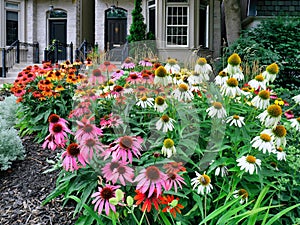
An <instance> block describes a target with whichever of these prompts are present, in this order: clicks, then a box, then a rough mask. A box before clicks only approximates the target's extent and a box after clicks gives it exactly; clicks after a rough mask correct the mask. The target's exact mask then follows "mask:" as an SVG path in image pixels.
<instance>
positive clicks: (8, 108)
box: [0, 95, 18, 129]
mask: <svg viewBox="0 0 300 225" xmlns="http://www.w3.org/2000/svg"><path fill="white" fill-rule="evenodd" d="M16 100H17V98H16V97H15V96H13V95H11V96H9V97H6V98H5V100H4V101H0V118H2V119H3V120H5V122H6V127H7V128H10V127H13V126H14V125H15V124H16V122H17V121H16V111H17V108H18V105H17V104H16ZM2 129H3V127H2Z"/></svg>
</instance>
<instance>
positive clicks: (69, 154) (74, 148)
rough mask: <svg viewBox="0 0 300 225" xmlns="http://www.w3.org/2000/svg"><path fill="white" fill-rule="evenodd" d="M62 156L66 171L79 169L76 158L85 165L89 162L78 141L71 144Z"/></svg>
mask: <svg viewBox="0 0 300 225" xmlns="http://www.w3.org/2000/svg"><path fill="white" fill-rule="evenodd" d="M61 157H62V159H63V163H62V165H63V167H64V169H65V170H66V171H69V170H70V171H71V172H72V171H74V170H78V169H79V167H78V164H77V160H76V159H78V161H79V162H80V163H81V164H82V166H84V167H85V166H86V163H87V162H88V160H87V159H86V158H85V157H84V155H83V154H82V153H81V151H80V148H79V146H78V144H76V143H71V144H69V146H68V147H67V149H66V151H65V152H63V154H62V155H61Z"/></svg>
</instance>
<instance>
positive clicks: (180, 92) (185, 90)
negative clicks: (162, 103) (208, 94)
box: [172, 83, 194, 102]
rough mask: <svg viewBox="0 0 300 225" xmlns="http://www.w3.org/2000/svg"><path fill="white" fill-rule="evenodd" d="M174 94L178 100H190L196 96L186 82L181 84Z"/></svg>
mask: <svg viewBox="0 0 300 225" xmlns="http://www.w3.org/2000/svg"><path fill="white" fill-rule="evenodd" d="M172 95H173V96H174V98H175V99H177V100H178V101H184V102H189V101H191V100H192V99H193V98H194V95H193V93H192V92H191V91H190V90H189V86H188V85H187V84H186V83H181V84H179V85H178V88H176V89H175V90H174V91H173V92H172Z"/></svg>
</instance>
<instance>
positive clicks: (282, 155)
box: [276, 147, 286, 161]
mask: <svg viewBox="0 0 300 225" xmlns="http://www.w3.org/2000/svg"><path fill="white" fill-rule="evenodd" d="M276 153H277V160H278V161H282V160H284V161H286V153H285V152H284V151H283V148H282V147H279V148H277V152H276Z"/></svg>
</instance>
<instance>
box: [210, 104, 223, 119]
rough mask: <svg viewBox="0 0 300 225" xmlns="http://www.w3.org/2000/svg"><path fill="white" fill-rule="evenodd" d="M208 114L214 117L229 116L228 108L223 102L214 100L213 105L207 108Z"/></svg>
mask: <svg viewBox="0 0 300 225" xmlns="http://www.w3.org/2000/svg"><path fill="white" fill-rule="evenodd" d="M206 112H208V116H209V117H211V118H213V117H217V118H219V119H222V118H225V117H226V116H227V113H226V110H225V109H224V107H223V105H222V103H221V102H214V103H213V105H212V106H211V107H209V108H208V109H206Z"/></svg>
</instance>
